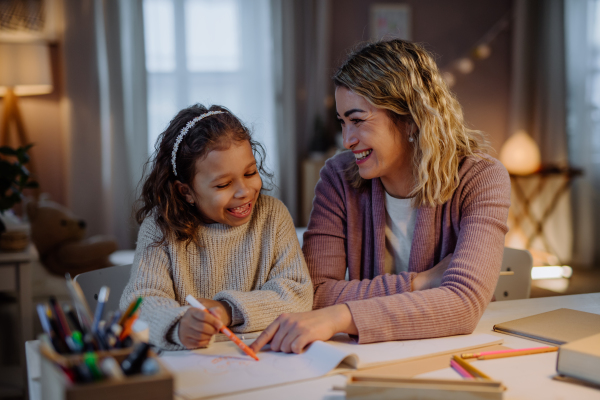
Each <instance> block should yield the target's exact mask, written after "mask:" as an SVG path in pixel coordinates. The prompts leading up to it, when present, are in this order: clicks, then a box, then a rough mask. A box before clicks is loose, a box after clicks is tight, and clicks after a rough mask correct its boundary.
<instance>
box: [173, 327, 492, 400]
mask: <svg viewBox="0 0 600 400" xmlns="http://www.w3.org/2000/svg"><path fill="white" fill-rule="evenodd" d="M251 342H252V341H248V342H247V343H248V344H249V343H251ZM501 343H502V339H501V338H499V337H497V336H492V335H486V334H478V335H465V336H453V337H446V338H437V339H423V340H406V341H399V342H386V343H374V344H363V345H359V344H356V343H355V342H353V341H352V340H351V339H350V338H349V337H348V335H336V336H335V337H334V338H333V339H332V340H330V341H328V342H320V341H318V342H315V343H313V344H312V345H311V346H310V347H309V348H308V350H306V351H305V352H304V353H302V354H285V353H276V352H272V351H268V350H266V351H261V352H259V353H258V357H259V358H260V361H254V360H253V359H251V358H250V357H248V356H246V355H245V354H243V353H242V352H241V350H240V349H239V348H238V347H237V346H236V345H235V344H233V343H231V342H218V343H215V344H213V345H212V346H211V347H210V348H208V349H201V350H194V351H181V352H174V351H171V352H163V353H162V356H161V361H162V362H163V364H165V365H166V366H167V368H169V370H171V372H172V373H173V375H174V376H175V392H176V393H177V394H178V395H180V396H182V397H183V398H185V399H188V400H191V399H200V398H204V397H210V396H215V395H222V394H229V393H237V392H242V391H247V390H251V389H257V388H263V387H267V386H274V385H279V384H283V383H289V382H295V381H301V380H306V379H312V378H317V377H321V376H324V375H327V374H330V373H339V372H344V371H347V370H349V369H360V368H368V367H375V366H379V365H384V364H390V363H395V362H400V361H410V360H415V359H418V358H423V357H429V356H437V355H443V354H453V353H460V352H463V351H467V350H472V349H477V348H480V347H485V346H491V345H495V344H501Z"/></svg>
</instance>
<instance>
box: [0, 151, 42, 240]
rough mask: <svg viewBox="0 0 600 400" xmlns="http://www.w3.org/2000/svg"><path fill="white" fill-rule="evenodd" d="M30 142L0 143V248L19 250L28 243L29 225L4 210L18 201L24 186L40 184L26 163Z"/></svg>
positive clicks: (30, 187)
mask: <svg viewBox="0 0 600 400" xmlns="http://www.w3.org/2000/svg"><path fill="white" fill-rule="evenodd" d="M32 146H33V145H32V144H29V145H27V146H24V147H19V148H17V149H13V148H12V147H9V146H2V147H0V214H1V215H0V250H7V251H22V250H24V249H25V248H26V247H27V244H28V243H29V230H28V227H27V226H26V225H25V226H24V225H23V224H19V222H18V218H17V217H16V216H15V215H14V214H13V213H12V212H7V211H8V210H11V209H12V208H13V207H14V206H15V205H16V204H19V203H20V202H21V200H22V198H23V190H24V189H35V188H37V187H39V185H38V183H37V182H36V181H34V180H32V179H31V175H30V173H29V170H28V169H27V168H26V167H25V164H27V163H28V162H29V155H28V154H27V152H28V151H29V149H30V148H31V147H32Z"/></svg>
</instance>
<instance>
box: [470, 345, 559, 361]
mask: <svg viewBox="0 0 600 400" xmlns="http://www.w3.org/2000/svg"><path fill="white" fill-rule="evenodd" d="M554 351H558V347H541V348H538V349H528V350H517V351H508V352H506V353H498V354H487V355H481V356H479V357H477V359H478V360H491V359H494V358H505V357H516V356H526V355H528V354H540V353H552V352H554Z"/></svg>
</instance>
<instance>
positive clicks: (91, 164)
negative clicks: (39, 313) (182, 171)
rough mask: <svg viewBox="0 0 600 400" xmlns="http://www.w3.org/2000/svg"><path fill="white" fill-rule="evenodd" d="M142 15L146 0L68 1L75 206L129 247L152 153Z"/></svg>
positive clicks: (68, 119) (68, 124)
mask: <svg viewBox="0 0 600 400" xmlns="http://www.w3.org/2000/svg"><path fill="white" fill-rule="evenodd" d="M141 15H142V3H141V0H132V1H119V0H65V1H64V18H65V35H64V40H63V43H62V44H63V55H64V60H63V61H64V68H65V73H64V80H65V83H64V84H65V96H64V98H62V99H61V107H62V109H63V112H64V122H65V131H66V132H67V133H66V137H67V140H66V142H67V152H68V154H69V159H68V161H67V164H68V175H69V176H68V196H67V197H68V206H69V207H70V208H71V209H72V211H73V212H74V213H75V215H77V216H78V217H80V218H83V219H84V220H85V221H87V226H88V234H90V235H94V234H99V233H102V234H112V235H114V236H115V237H116V239H117V241H118V244H119V247H120V248H125V249H126V248H131V247H132V246H133V245H134V243H135V238H136V236H137V227H136V224H135V223H133V221H132V218H131V209H132V204H133V202H134V200H135V197H136V194H135V188H136V185H137V183H138V181H139V180H140V178H141V173H142V166H143V164H144V162H145V160H146V158H147V153H146V151H145V149H146V148H147V145H146V141H147V131H148V130H147V127H146V120H147V117H146V107H145V99H146V79H145V68H144V65H143V60H144V46H143V25H142V18H141ZM140 150H141V151H140Z"/></svg>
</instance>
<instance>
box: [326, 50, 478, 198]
mask: <svg viewBox="0 0 600 400" xmlns="http://www.w3.org/2000/svg"><path fill="white" fill-rule="evenodd" d="M333 81H334V83H335V86H336V87H345V88H347V89H349V90H351V91H352V92H354V93H356V94H358V95H360V96H363V97H364V98H365V99H366V100H367V101H368V102H369V103H371V104H372V105H374V106H375V107H379V108H384V109H386V110H389V112H390V113H391V117H392V120H393V121H397V122H400V121H409V122H414V124H415V125H416V126H417V128H418V132H417V133H416V135H414V139H415V142H414V144H415V151H414V165H415V169H414V170H413V174H414V176H415V182H416V185H415V187H414V189H413V191H412V193H411V195H410V196H411V197H414V200H413V205H414V206H416V207H420V206H435V205H438V204H443V203H445V202H446V201H448V200H449V199H450V197H451V196H452V194H453V193H454V191H455V190H456V188H457V187H458V185H459V176H458V170H459V164H460V162H461V160H462V159H463V158H464V157H466V156H472V155H475V154H477V153H479V154H481V153H486V152H487V151H488V149H489V143H488V141H487V140H486V138H485V136H484V134H483V133H482V132H480V131H475V130H471V129H468V128H467V127H466V126H465V123H464V120H463V113H462V109H461V106H460V104H459V103H458V101H457V100H456V98H455V97H454V95H453V94H452V93H451V92H450V90H449V89H448V86H447V85H446V83H445V82H444V80H443V79H442V77H441V75H440V73H439V71H438V68H437V65H436V63H435V61H434V59H433V56H432V55H431V54H430V53H429V52H428V51H427V50H425V49H424V48H423V46H421V45H419V44H417V43H411V42H407V41H404V40H399V39H395V40H390V41H379V42H375V43H370V44H367V45H364V46H363V47H362V48H359V49H358V50H355V51H353V52H352V53H351V54H350V55H349V56H348V58H347V59H346V61H345V62H344V64H343V65H342V66H341V67H340V68H339V69H338V70H337V72H336V73H335V75H334V76H333ZM349 173H350V179H351V180H352V184H353V186H354V187H355V188H363V187H365V186H366V184H367V183H368V181H366V180H365V179H362V178H361V177H360V175H359V174H358V166H357V165H356V163H352V165H351V166H350V168H349Z"/></svg>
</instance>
